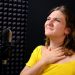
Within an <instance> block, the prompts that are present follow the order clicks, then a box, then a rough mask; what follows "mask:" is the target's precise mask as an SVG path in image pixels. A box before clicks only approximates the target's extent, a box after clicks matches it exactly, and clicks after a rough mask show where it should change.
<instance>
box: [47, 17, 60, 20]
mask: <svg viewBox="0 0 75 75" xmlns="http://www.w3.org/2000/svg"><path fill="white" fill-rule="evenodd" d="M50 18H51V17H47V19H50ZM53 19H59V20H61V18H58V17H55V18H53Z"/></svg>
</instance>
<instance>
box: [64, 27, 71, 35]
mask: <svg viewBox="0 0 75 75" xmlns="http://www.w3.org/2000/svg"><path fill="white" fill-rule="evenodd" d="M70 32H71V29H70V28H68V27H67V28H66V29H65V34H66V35H68V34H69V33H70Z"/></svg>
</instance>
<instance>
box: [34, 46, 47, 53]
mask: <svg viewBox="0 0 75 75" xmlns="http://www.w3.org/2000/svg"><path fill="white" fill-rule="evenodd" d="M45 48H46V47H45V46H44V45H38V46H37V47H35V49H34V50H33V52H39V51H41V50H44V49H45Z"/></svg>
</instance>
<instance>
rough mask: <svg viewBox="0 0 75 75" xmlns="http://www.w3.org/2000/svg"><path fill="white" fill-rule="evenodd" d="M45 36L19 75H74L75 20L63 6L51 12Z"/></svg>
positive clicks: (46, 24)
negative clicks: (43, 43)
mask: <svg viewBox="0 0 75 75" xmlns="http://www.w3.org/2000/svg"><path fill="white" fill-rule="evenodd" d="M45 35H46V42H45V45H40V46H38V47H36V48H35V49H34V51H33V53H32V54H31V57H30V59H29V61H28V62H27V63H26V66H25V67H24V69H23V70H22V71H21V73H20V75H75V39H74V37H75V18H74V16H73V14H71V12H70V11H69V10H68V9H67V8H66V7H65V6H59V7H56V8H54V9H53V10H51V12H50V14H49V16H48V17H47V20H46V22H45Z"/></svg>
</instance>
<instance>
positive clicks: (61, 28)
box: [45, 10, 68, 37]
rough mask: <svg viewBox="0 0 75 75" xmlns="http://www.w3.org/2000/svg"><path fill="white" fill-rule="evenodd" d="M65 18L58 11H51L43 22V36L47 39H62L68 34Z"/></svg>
mask: <svg viewBox="0 0 75 75" xmlns="http://www.w3.org/2000/svg"><path fill="white" fill-rule="evenodd" d="M65 18H66V16H65V15H64V14H63V13H62V12H61V11H59V10H57V11H53V12H52V13H51V14H50V15H49V16H48V17H47V20H46V22H45V35H46V36H48V37H51V36H54V37H62V36H64V34H67V33H68V28H67V27H66V19H65Z"/></svg>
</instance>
